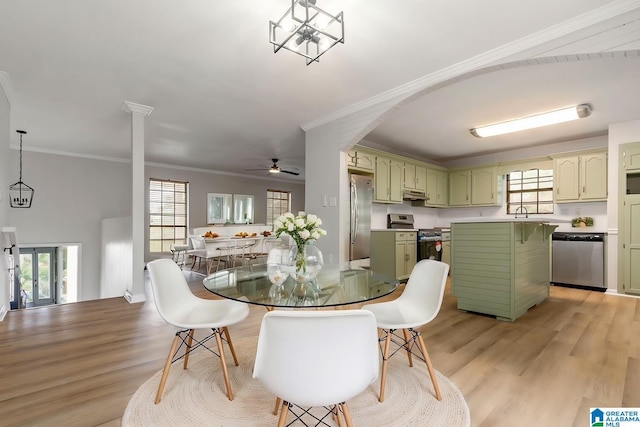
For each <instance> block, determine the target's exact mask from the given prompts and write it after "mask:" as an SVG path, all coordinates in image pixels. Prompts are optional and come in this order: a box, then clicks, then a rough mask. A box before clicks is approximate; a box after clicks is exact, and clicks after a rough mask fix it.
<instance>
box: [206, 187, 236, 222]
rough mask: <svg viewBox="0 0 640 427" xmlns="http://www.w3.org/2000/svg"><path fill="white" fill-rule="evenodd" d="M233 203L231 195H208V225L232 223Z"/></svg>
mask: <svg viewBox="0 0 640 427" xmlns="http://www.w3.org/2000/svg"><path fill="white" fill-rule="evenodd" d="M232 201H233V196H232V195H231V194H222V193H207V224H226V223H228V222H231V219H232V218H231V209H232V207H233V205H232Z"/></svg>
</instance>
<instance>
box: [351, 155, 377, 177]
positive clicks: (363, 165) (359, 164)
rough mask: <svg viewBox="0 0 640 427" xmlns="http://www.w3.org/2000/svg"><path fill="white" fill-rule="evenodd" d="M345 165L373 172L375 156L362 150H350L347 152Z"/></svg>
mask: <svg viewBox="0 0 640 427" xmlns="http://www.w3.org/2000/svg"><path fill="white" fill-rule="evenodd" d="M347 167H348V168H349V169H355V170H358V171H362V172H370V173H373V172H374V170H375V167H376V156H375V155H374V154H372V153H368V152H366V151H362V150H350V151H349V152H348V153H347Z"/></svg>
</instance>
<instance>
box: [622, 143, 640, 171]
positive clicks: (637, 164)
mask: <svg viewBox="0 0 640 427" xmlns="http://www.w3.org/2000/svg"><path fill="white" fill-rule="evenodd" d="M625 146H629V147H626V148H624V149H623V150H622V168H623V169H624V170H625V171H627V172H633V171H640V145H639V144H625Z"/></svg>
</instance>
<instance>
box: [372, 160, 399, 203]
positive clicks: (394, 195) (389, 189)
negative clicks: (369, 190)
mask: <svg viewBox="0 0 640 427" xmlns="http://www.w3.org/2000/svg"><path fill="white" fill-rule="evenodd" d="M403 172H404V163H403V162H399V161H398V160H395V159H391V158H388V157H382V156H378V157H376V171H375V175H374V189H373V201H374V202H378V203H402V174H403Z"/></svg>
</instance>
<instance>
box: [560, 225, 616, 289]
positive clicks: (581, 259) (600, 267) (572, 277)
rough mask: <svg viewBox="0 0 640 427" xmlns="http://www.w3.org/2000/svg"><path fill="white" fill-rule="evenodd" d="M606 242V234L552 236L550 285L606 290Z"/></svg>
mask: <svg viewBox="0 0 640 427" xmlns="http://www.w3.org/2000/svg"><path fill="white" fill-rule="evenodd" d="M604 241H605V235H604V233H577V232H576V233H565V232H557V233H553V234H552V236H551V252H552V260H551V283H554V284H556V285H567V286H574V287H584V288H589V289H596V290H606V284H605V280H604V262H605V254H604Z"/></svg>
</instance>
